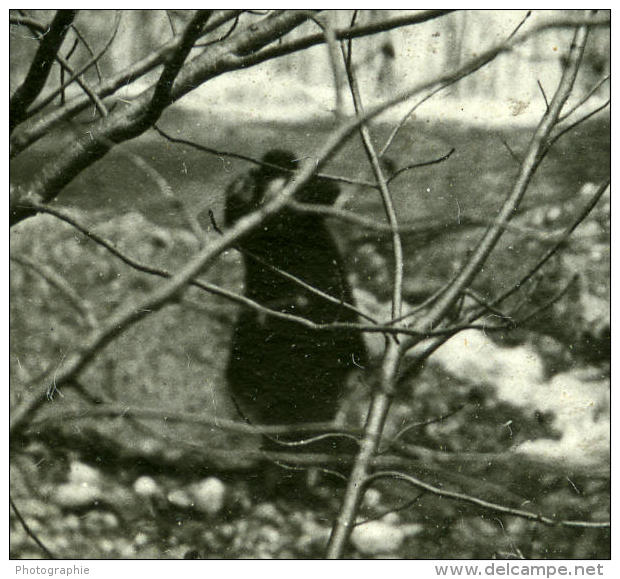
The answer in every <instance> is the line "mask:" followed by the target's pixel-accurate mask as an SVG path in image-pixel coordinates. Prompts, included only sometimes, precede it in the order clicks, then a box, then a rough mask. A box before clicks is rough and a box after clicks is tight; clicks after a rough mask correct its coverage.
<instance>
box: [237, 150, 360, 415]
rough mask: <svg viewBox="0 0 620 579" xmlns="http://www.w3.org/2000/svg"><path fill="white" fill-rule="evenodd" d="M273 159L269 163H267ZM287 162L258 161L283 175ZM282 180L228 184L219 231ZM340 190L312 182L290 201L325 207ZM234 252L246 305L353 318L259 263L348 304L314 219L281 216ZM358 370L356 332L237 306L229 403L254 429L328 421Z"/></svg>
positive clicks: (311, 316)
mask: <svg viewBox="0 0 620 579" xmlns="http://www.w3.org/2000/svg"><path fill="white" fill-rule="evenodd" d="M270 155H271V157H270ZM278 155H279V157H278ZM285 155H287V156H285ZM274 157H275V158H276V160H275V161H269V160H268V159H269V158H271V159H274ZM291 159H292V155H290V154H287V153H284V152H271V153H268V154H267V156H266V157H265V160H267V162H275V163H276V164H279V165H281V166H285V167H287V166H291V167H292V160H291ZM287 178H288V175H287V174H286V173H284V172H281V171H272V170H269V169H265V168H260V169H256V170H253V171H250V172H249V173H248V174H247V175H245V176H243V177H242V178H241V179H237V180H236V181H235V182H233V183H232V184H231V186H230V187H229V190H228V196H227V205H226V222H227V224H228V225H229V226H230V225H232V224H233V223H234V222H235V221H236V220H237V219H239V218H240V217H241V216H243V215H245V214H247V213H248V212H249V211H251V210H253V209H255V208H256V207H258V206H259V205H260V204H261V203H262V202H263V201H264V199H265V197H266V196H268V195H270V194H272V193H273V192H272V191H271V192H270V187H275V188H277V189H279V188H280V187H281V186H282V184H283V183H284V182H285V180H286V179H287ZM338 192H339V189H338V186H337V185H335V184H334V183H333V182H331V181H326V180H321V179H317V178H315V179H313V180H312V181H311V182H310V183H309V184H307V185H306V186H305V187H304V188H303V189H302V191H300V192H299V194H298V195H297V196H296V199H297V200H300V201H304V202H311V203H317V202H318V203H326V204H331V203H333V202H334V201H335V199H336V197H337V196H338ZM239 247H240V248H241V249H242V250H243V251H244V263H245V270H246V271H245V284H246V295H247V297H249V298H251V299H253V300H255V301H257V302H258V303H260V304H262V305H264V306H267V307H269V308H271V309H275V310H278V311H281V312H287V313H291V314H295V315H298V316H302V317H304V318H306V319H308V320H311V321H313V322H316V323H330V322H336V321H338V322H357V315H356V314H355V313H354V312H352V311H351V310H349V309H346V308H344V307H342V305H341V304H335V303H331V302H329V301H328V300H326V299H325V298H322V297H320V296H318V295H316V294H313V293H312V292H310V291H308V290H306V289H304V288H303V287H300V286H299V285H298V284H296V283H295V282H293V281H291V280H289V279H286V278H285V277H283V276H282V275H280V274H278V273H276V272H274V271H272V270H271V269H270V268H269V267H267V266H266V265H265V264H264V263H261V261H263V262H267V263H268V264H270V265H272V266H275V267H276V268H278V269H280V270H283V271H285V272H287V273H290V274H292V275H294V276H295V277H297V278H300V279H302V280H303V281H304V282H306V283H307V284H310V285H312V286H314V287H315V288H317V289H320V290H322V291H323V292H325V293H327V294H329V295H331V296H333V297H335V298H337V299H339V300H342V301H345V302H348V303H353V295H352V292H351V288H350V287H349V284H348V283H347V280H346V277H345V275H344V272H343V268H342V259H341V256H340V254H339V252H338V248H337V245H336V243H335V241H334V239H333V237H332V234H331V233H330V231H329V230H328V228H327V227H326V225H325V222H324V219H323V218H322V217H321V216H317V215H311V214H302V213H297V212H293V211H292V210H289V209H284V210H282V211H281V212H280V213H278V214H277V215H276V216H274V217H272V218H270V219H269V220H268V221H267V222H265V223H264V224H263V225H262V226H261V227H260V228H259V229H258V230H256V231H255V232H252V233H251V234H249V235H247V236H246V237H245V238H243V239H242V240H241V241H240V242H239ZM252 256H255V257H256V258H258V260H257V259H255V257H252ZM365 362H366V351H365V347H364V343H363V340H362V338H361V336H360V335H359V334H357V335H356V334H352V333H351V332H345V331H339V332H334V331H316V330H312V329H309V328H305V327H303V326H302V325H299V324H296V323H294V322H289V321H286V320H280V319H275V318H273V317H270V316H267V315H264V314H261V313H257V312H256V311H253V310H250V309H247V308H243V309H242V310H241V312H240V315H239V318H238V320H237V323H236V325H235V329H234V333H233V339H232V348H231V352H230V358H229V361H228V368H227V379H228V384H229V387H230V390H231V393H232V395H233V397H234V399H235V401H236V402H237V404H238V405H239V406H240V408H241V409H242V411H243V413H244V414H246V416H247V417H249V418H250V420H251V421H252V422H253V423H255V424H285V423H288V424H295V423H303V422H317V421H329V420H331V419H333V418H334V416H335V414H336V412H337V410H338V406H339V401H340V399H341V397H342V394H343V392H344V389H345V384H346V379H347V375H348V374H349V372H350V371H351V370H352V369H353V368H355V367H356V365H358V364H359V365H360V366H364V365H365Z"/></svg>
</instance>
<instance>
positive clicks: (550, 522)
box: [367, 471, 611, 529]
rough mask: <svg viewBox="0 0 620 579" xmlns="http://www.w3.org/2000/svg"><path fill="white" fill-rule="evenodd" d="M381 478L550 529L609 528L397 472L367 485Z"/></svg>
mask: <svg viewBox="0 0 620 579" xmlns="http://www.w3.org/2000/svg"><path fill="white" fill-rule="evenodd" d="M381 478H392V479H399V480H404V481H406V482H408V483H409V484H410V485H413V486H415V487H417V488H419V489H423V490H425V491H427V492H429V493H432V494H434V495H437V496H440V497H444V498H447V499H452V500H456V501H460V502H464V503H470V504H473V505H476V506H478V507H481V508H483V509H485V510H489V511H494V512H497V513H503V514H505V515H511V516H514V517H520V518H522V519H527V520H529V521H536V522H537V523H542V524H543V525H547V526H550V527H555V526H561V527H573V528H589V529H606V528H609V527H610V526H611V523H610V522H609V521H570V520H562V519H555V518H551V517H547V516H544V515H541V514H537V513H531V512H529V511H524V510H522V509H515V508H512V507H506V506H504V505H499V504H497V503H491V502H489V501H485V500H482V499H479V498H477V497H473V496H471V495H466V494H464V493H457V492H453V491H448V490H444V489H440V488H437V487H434V486H432V485H429V484H428V483H425V482H423V481H421V480H420V479H417V478H415V477H413V476H411V475H408V474H405V473H402V472H398V471H380V472H376V473H374V474H372V475H370V476H369V477H368V479H367V484H371V483H372V482H374V481H376V480H379V479H381Z"/></svg>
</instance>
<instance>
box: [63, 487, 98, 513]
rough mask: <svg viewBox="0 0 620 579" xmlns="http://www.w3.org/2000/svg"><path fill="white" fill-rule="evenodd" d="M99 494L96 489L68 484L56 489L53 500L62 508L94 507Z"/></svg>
mask: <svg viewBox="0 0 620 579" xmlns="http://www.w3.org/2000/svg"><path fill="white" fill-rule="evenodd" d="M100 493H101V491H100V490H99V488H98V487H94V486H90V485H88V484H84V483H74V482H70V483H65V484H62V485H60V486H58V487H57V488H56V492H55V493H54V496H53V500H54V502H55V503H56V504H57V505H58V506H60V507H62V508H65V509H79V508H82V507H88V506H89V505H94V504H95V503H96V502H97V501H98V499H99V497H100Z"/></svg>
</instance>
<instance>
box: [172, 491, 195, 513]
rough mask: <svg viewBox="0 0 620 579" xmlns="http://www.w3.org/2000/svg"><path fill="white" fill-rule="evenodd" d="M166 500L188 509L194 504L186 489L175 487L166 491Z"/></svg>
mask: <svg viewBox="0 0 620 579" xmlns="http://www.w3.org/2000/svg"><path fill="white" fill-rule="evenodd" d="M168 502H169V503H170V504H171V505H174V506H175V507H179V508H181V509H189V508H190V507H193V506H194V501H193V499H192V497H191V496H190V494H189V493H188V492H187V491H184V490H182V489H177V490H174V491H170V492H169V493H168Z"/></svg>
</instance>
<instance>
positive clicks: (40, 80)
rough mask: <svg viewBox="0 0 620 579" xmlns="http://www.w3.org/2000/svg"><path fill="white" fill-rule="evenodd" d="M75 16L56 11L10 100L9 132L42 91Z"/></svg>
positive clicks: (23, 116)
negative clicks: (23, 77) (24, 75)
mask: <svg viewBox="0 0 620 579" xmlns="http://www.w3.org/2000/svg"><path fill="white" fill-rule="evenodd" d="M76 14H77V10H58V11H57V12H56V14H55V16H54V19H53V20H52V23H51V24H50V29H49V32H48V33H47V34H45V36H43V37H42V38H41V41H40V42H39V48H38V49H37V52H36V53H35V55H34V58H33V59H32V62H31V63H30V68H29V69H28V72H27V73H26V78H25V79H24V81H23V82H22V84H21V85H20V86H19V87H18V88H17V90H16V91H15V92H14V93H13V96H12V97H11V99H10V102H9V132H12V131H13V129H14V128H15V127H16V126H17V125H19V124H20V123H21V122H22V121H23V120H24V119H25V118H26V115H27V112H26V111H27V110H28V107H29V106H30V105H31V104H32V103H33V102H34V100H35V99H36V98H37V97H38V96H39V94H40V93H41V91H42V90H43V87H44V86H45V83H46V82H47V78H48V76H49V73H50V70H51V68H52V64H53V63H54V59H55V58H56V56H58V51H59V50H60V47H61V45H62V43H63V41H64V39H65V36H66V35H67V30H69V26H70V24H71V22H73V19H74V18H75V15H76Z"/></svg>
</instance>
